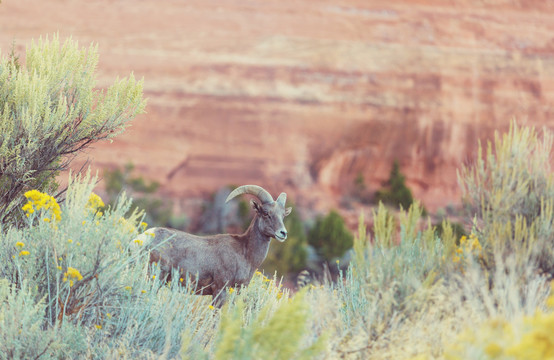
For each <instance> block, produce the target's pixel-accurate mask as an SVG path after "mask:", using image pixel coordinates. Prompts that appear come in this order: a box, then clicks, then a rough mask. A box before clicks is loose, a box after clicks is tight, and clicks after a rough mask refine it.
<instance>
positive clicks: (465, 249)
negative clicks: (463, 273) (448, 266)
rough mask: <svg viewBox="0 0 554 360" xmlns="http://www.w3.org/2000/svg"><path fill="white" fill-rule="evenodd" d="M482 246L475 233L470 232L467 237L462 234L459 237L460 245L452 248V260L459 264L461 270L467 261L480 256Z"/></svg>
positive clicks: (481, 254)
mask: <svg viewBox="0 0 554 360" xmlns="http://www.w3.org/2000/svg"><path fill="white" fill-rule="evenodd" d="M482 256H483V248H482V247H481V243H480V242H479V238H478V237H477V235H475V234H473V233H471V234H470V235H469V238H468V237H467V236H465V235H464V236H462V237H461V238H460V245H458V246H456V247H455V249H454V255H453V256H452V262H453V263H455V264H459V266H460V268H461V269H462V270H463V269H464V267H465V265H466V264H467V262H468V261H470V260H472V259H474V258H482Z"/></svg>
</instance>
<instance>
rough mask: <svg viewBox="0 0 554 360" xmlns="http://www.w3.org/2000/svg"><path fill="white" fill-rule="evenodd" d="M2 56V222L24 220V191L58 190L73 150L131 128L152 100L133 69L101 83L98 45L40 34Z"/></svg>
mask: <svg viewBox="0 0 554 360" xmlns="http://www.w3.org/2000/svg"><path fill="white" fill-rule="evenodd" d="M23 58H24V59H25V63H20V61H19V58H18V57H16V56H13V54H12V56H11V57H0V159H2V161H0V224H13V223H18V219H19V218H20V216H19V215H20V214H21V212H20V208H21V205H22V197H21V195H22V194H23V192H24V191H27V190H31V189H37V190H41V191H47V192H52V191H53V190H54V189H55V188H56V184H55V176H56V174H57V173H58V172H59V171H61V170H65V169H67V168H68V165H69V162H70V161H71V160H72V159H73V156H72V154H75V153H76V152H77V151H79V150H82V149H84V148H86V147H87V146H89V145H90V144H91V143H93V142H95V141H98V140H101V139H110V138H112V137H114V136H115V135H117V134H119V133H120V132H121V131H123V129H124V127H125V125H126V124H127V122H128V121H129V120H131V119H132V118H134V117H135V116H136V115H137V114H138V113H141V112H142V111H143V109H144V106H145V101H144V100H143V98H142V81H136V80H135V79H134V77H133V75H132V74H131V75H130V76H129V78H127V79H117V80H116V81H115V82H114V84H113V85H112V86H110V87H109V88H108V89H107V90H106V91H104V90H99V89H97V88H96V86H97V85H96V66H97V64H98V51H97V46H94V45H91V46H89V47H88V48H80V47H79V46H78V44H77V42H76V41H73V40H71V39H68V40H66V41H65V42H64V43H63V44H61V43H60V41H59V38H58V36H57V35H55V36H53V38H52V40H49V39H48V38H46V39H44V40H43V39H40V40H39V41H38V42H36V43H35V42H33V43H31V45H30V46H29V47H28V48H27V51H26V54H25V56H24V57H23Z"/></svg>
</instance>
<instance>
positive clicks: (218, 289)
mask: <svg viewBox="0 0 554 360" xmlns="http://www.w3.org/2000/svg"><path fill="white" fill-rule="evenodd" d="M226 300H227V288H226V287H225V286H223V285H220V286H217V285H216V284H215V283H214V284H212V305H213V306H215V307H217V308H219V309H221V308H222V307H223V305H224V304H225V301H226Z"/></svg>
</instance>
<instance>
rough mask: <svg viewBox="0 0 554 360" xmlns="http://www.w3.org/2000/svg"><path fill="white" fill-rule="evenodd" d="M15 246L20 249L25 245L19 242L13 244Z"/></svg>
mask: <svg viewBox="0 0 554 360" xmlns="http://www.w3.org/2000/svg"><path fill="white" fill-rule="evenodd" d="M15 246H16V247H19V248H22V247H24V246H25V244H24V243H22V242H21V241H18V242H16V243H15Z"/></svg>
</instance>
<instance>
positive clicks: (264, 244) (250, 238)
mask: <svg viewBox="0 0 554 360" xmlns="http://www.w3.org/2000/svg"><path fill="white" fill-rule="evenodd" d="M259 222H260V219H259V218H258V216H255V217H254V219H252V222H251V223H250V226H249V227H248V229H247V230H246V232H245V233H244V238H245V240H246V258H247V259H248V262H249V263H250V265H252V268H253V269H254V270H255V269H257V268H258V267H259V266H260V265H261V264H262V262H263V261H264V259H265V258H266V256H267V251H268V250H269V242H270V240H271V238H270V237H269V236H266V235H264V234H262V232H261V231H260V226H259Z"/></svg>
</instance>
